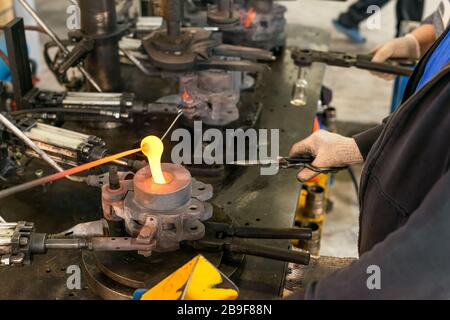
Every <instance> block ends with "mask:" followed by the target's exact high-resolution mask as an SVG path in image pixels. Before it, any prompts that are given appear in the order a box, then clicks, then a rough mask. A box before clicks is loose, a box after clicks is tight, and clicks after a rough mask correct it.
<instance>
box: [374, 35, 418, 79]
mask: <svg viewBox="0 0 450 320" xmlns="http://www.w3.org/2000/svg"><path fill="white" fill-rule="evenodd" d="M373 52H374V56H373V58H372V61H373V62H380V63H381V62H385V61H386V60H388V59H391V58H405V59H419V58H420V44H419V41H417V39H416V37H415V36H413V35H412V34H407V35H406V36H404V37H401V38H395V39H393V40H390V41H388V42H386V43H385V44H382V45H380V46H378V47H377V48H375V50H373ZM372 74H374V75H376V76H378V77H380V78H383V79H385V80H393V79H394V78H395V75H392V74H387V73H380V72H372Z"/></svg>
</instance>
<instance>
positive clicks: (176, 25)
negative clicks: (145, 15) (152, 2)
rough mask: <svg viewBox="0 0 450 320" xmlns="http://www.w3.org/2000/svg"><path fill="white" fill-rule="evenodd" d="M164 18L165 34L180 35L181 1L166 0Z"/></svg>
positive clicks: (170, 35) (171, 36)
mask: <svg viewBox="0 0 450 320" xmlns="http://www.w3.org/2000/svg"><path fill="white" fill-rule="evenodd" d="M164 19H165V20H166V24H167V35H168V36H169V37H170V38H176V37H179V36H180V35H181V3H180V0H166V1H165V7H164Z"/></svg>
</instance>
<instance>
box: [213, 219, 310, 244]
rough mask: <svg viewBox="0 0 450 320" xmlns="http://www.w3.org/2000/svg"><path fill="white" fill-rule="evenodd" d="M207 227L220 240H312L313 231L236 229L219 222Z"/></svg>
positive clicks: (301, 229)
mask: <svg viewBox="0 0 450 320" xmlns="http://www.w3.org/2000/svg"><path fill="white" fill-rule="evenodd" d="M206 227H207V228H210V229H212V230H214V231H216V236H217V237H218V238H220V239H223V238H225V237H237V238H248V239H287V240H311V238H312V230H311V229H307V228H252V227H236V228H234V227H231V226H229V225H226V224H223V223H217V222H207V223H206Z"/></svg>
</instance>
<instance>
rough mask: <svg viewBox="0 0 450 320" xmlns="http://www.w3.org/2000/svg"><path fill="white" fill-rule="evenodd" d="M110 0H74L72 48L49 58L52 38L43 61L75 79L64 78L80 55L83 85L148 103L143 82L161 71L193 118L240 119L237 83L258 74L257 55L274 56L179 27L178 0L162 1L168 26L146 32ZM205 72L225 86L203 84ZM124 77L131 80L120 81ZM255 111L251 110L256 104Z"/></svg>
mask: <svg viewBox="0 0 450 320" xmlns="http://www.w3.org/2000/svg"><path fill="white" fill-rule="evenodd" d="M114 3H115V2H114V1H112V0H102V1H95V2H93V1H87V0H82V1H80V2H79V5H80V11H81V28H80V30H76V31H73V32H71V33H70V34H69V38H70V41H68V42H67V41H66V43H67V44H70V45H71V46H73V49H72V50H71V51H70V53H69V52H67V53H65V54H64V49H62V48H61V45H58V47H59V49H60V51H59V53H57V54H56V55H55V56H54V57H53V58H51V57H50V54H49V53H48V51H49V49H50V48H52V47H54V46H57V43H55V41H54V42H53V43H49V44H47V45H46V48H47V61H48V62H49V64H50V68H51V69H52V70H53V71H54V73H55V74H56V75H57V76H58V77H59V79H60V81H61V82H63V83H65V84H66V85H73V84H74V83H80V82H79V81H73V80H72V81H69V80H68V79H67V77H66V74H67V71H68V70H69V69H70V68H73V67H75V66H79V64H80V62H81V61H84V65H85V69H86V72H85V73H84V74H85V78H86V79H87V80H89V79H90V78H92V79H91V80H89V81H87V84H88V87H87V89H88V90H89V91H99V90H102V91H104V92H120V91H123V90H125V91H131V92H134V93H135V94H136V95H137V97H138V98H140V99H141V100H142V99H144V101H146V103H148V102H149V101H148V100H149V99H150V100H151V99H152V98H153V99H155V98H156V99H155V100H158V99H160V98H161V96H159V97H152V98H149V94H148V89H147V87H146V85H151V86H152V87H153V85H152V84H154V82H155V81H154V80H153V82H151V81H152V80H151V79H149V78H151V75H153V76H157V77H158V78H160V77H163V78H165V79H169V81H171V80H174V81H175V83H178V84H179V85H178V88H176V91H178V92H179V94H180V96H181V97H180V98H179V99H176V100H175V101H174V100H169V101H171V103H172V105H173V106H176V105H181V106H182V107H185V108H186V111H187V112H186V118H187V119H190V120H192V119H199V120H203V121H205V123H207V124H210V125H215V126H226V125H230V124H231V123H233V122H236V120H238V118H239V106H238V102H239V101H240V91H241V90H242V89H246V88H248V87H245V86H244V85H243V82H244V81H243V79H244V77H246V73H252V74H259V73H261V72H264V71H266V70H268V67H267V66H266V65H262V64H259V63H256V61H259V60H262V61H269V62H270V61H273V59H274V58H273V55H272V54H271V53H270V52H268V51H265V50H261V49H252V48H247V47H240V46H230V45H224V44H222V42H221V40H220V39H218V38H217V37H216V35H215V34H214V33H212V32H211V31H208V30H205V29H203V28H182V27H181V11H182V5H181V3H182V1H179V0H167V1H164V2H163V6H162V8H161V11H162V12H161V14H162V16H163V18H164V22H165V26H166V27H165V28H162V29H157V30H154V31H151V32H148V31H146V30H145V28H144V30H143V29H140V26H142V24H140V23H139V21H137V22H136V21H134V22H130V23H125V24H124V23H118V21H117V15H116V9H115V5H114ZM120 40H122V41H121V46H119V41H120ZM63 42H64V41H62V43H63ZM61 51H62V52H63V54H61ZM119 53H120V54H121V55H122V56H123V58H124V59H125V60H126V61H127V62H131V63H132V64H134V66H133V68H134V67H136V66H137V67H138V68H139V70H141V72H142V74H141V75H139V76H136V75H134V74H130V72H131V73H135V72H134V70H135V69H132V70H131V71H130V70H129V69H128V70H127V68H126V67H124V66H122V68H121V66H120V59H119ZM208 71H209V72H208ZM86 74H87V75H92V76H86ZM121 74H122V76H121ZM192 76H194V77H198V78H199V79H200V80H199V85H193V86H190V87H186V86H185V85H184V84H185V83H186V81H185V78H186V77H188V78H189V77H192ZM205 77H207V79H208V80H213V81H214V83H215V84H218V83H221V86H222V87H224V88H226V91H225V92H222V93H221V94H220V93H219V92H218V91H217V89H212V88H211V86H208V85H202V83H205V81H202V79H204V78H205ZM124 78H128V80H129V81H127V83H126V84H125V83H124V81H123V79H124ZM170 79H171V80H170ZM247 84H248V81H247ZM188 91H192V95H190V98H191V99H188V100H186V99H183V94H184V95H186V93H187V92H188ZM189 94H190V93H189ZM159 101H160V100H159ZM222 108H223V109H224V110H222ZM171 110H172V111H171ZM157 111H159V112H166V113H167V112H169V113H170V112H173V108H171V109H170V110H169V109H167V108H166V107H163V108H160V109H159V110H157ZM230 111H231V112H230ZM253 113H254V114H255V115H254V117H256V112H255V111H253Z"/></svg>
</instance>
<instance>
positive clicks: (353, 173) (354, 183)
mask: <svg viewBox="0 0 450 320" xmlns="http://www.w3.org/2000/svg"><path fill="white" fill-rule="evenodd" d="M347 170H348V173H349V174H350V178H351V179H352V182H353V185H354V187H355V191H356V197H359V184H358V179H356V175H355V171H354V170H353V167H351V166H349V167H348V168H347Z"/></svg>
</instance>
